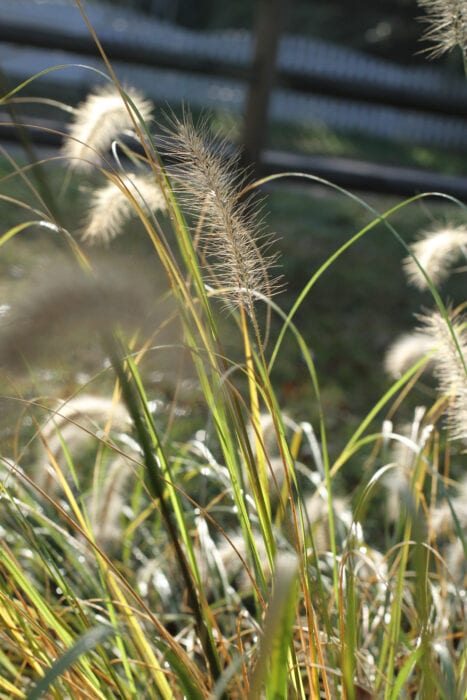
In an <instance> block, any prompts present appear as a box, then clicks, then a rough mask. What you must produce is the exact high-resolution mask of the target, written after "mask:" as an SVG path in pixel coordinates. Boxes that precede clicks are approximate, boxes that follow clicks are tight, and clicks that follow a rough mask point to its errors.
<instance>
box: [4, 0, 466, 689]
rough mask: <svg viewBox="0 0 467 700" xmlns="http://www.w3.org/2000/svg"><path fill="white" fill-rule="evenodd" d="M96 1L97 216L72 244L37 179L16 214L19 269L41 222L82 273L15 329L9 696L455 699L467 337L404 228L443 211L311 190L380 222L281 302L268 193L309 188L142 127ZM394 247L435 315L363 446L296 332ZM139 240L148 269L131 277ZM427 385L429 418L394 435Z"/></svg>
mask: <svg viewBox="0 0 467 700" xmlns="http://www.w3.org/2000/svg"><path fill="white" fill-rule="evenodd" d="M77 6H78V7H79V9H80V11H81V13H82V16H83V18H84V19H85V21H86V22H88V26H89V29H90V32H91V34H92V35H93V36H94V39H95V40H96V45H97V46H98V47H99V50H100V51H101V55H102V59H103V62H104V65H105V66H106V68H107V82H108V84H109V87H107V88H106V89H105V90H104V91H98V92H97V91H96V92H94V93H93V95H92V97H91V98H90V99H89V100H88V101H85V102H84V103H83V105H81V106H80V107H78V108H77V112H76V113H75V120H74V122H73V124H72V125H71V127H70V131H69V132H67V133H66V134H64V147H63V150H62V153H61V156H60V158H61V159H62V161H63V162H64V171H65V172H66V173H67V174H68V176H69V178H71V179H69V180H65V185H64V187H65V189H66V185H67V184H69V183H70V182H71V183H73V185H75V184H77V185H78V186H77V187H73V190H74V191H75V192H78V193H79V194H80V197H81V199H80V201H79V210H80V216H78V217H76V219H75V218H74V217H73V219H72V220H71V222H70V224H69V225H68V226H67V227H66V226H65V225H64V224H63V222H59V221H57V220H56V219H55V218H54V216H53V214H52V213H51V211H50V210H49V209H48V208H47V206H46V205H45V203H44V202H43V200H42V199H41V197H40V196H39V195H38V193H37V192H35V190H34V187H33V186H32V185H31V192H32V193H33V194H36V195H37V196H36V200H35V202H34V205H29V204H23V203H22V202H20V201H19V200H18V199H17V198H16V199H14V198H11V197H9V198H8V197H7V196H5V197H2V195H0V197H2V199H1V201H2V203H3V204H5V205H6V203H8V206H14V207H16V208H18V209H19V210H21V211H22V212H24V211H25V212H27V215H28V217H29V218H28V221H26V222H25V223H24V224H19V225H17V224H15V225H14V226H13V227H11V228H9V229H8V230H7V231H6V232H4V233H2V236H1V238H0V248H1V249H2V252H3V251H4V250H6V249H7V248H6V246H9V245H10V246H12V247H13V246H14V242H15V241H16V240H17V239H18V237H19V236H22V237H23V238H24V239H26V241H25V243H26V242H27V238H26V235H27V232H28V231H30V230H31V229H32V230H33V231H35V232H36V233H37V235H46V234H47V235H50V236H53V237H54V241H56V242H57V244H59V243H63V244H66V253H67V257H68V258H69V263H68V266H66V267H65V266H64V267H63V269H62V270H61V271H60V270H55V269H52V270H50V268H47V267H46V268H43V267H39V270H38V271H37V273H36V274H35V275H32V274H31V275H30V276H29V277H28V280H29V284H28V280H25V281H24V282H23V286H22V295H21V297H20V296H19V295H18V296H17V297H16V298H13V299H12V300H11V308H9V309H8V310H7V311H6V312H5V313H4V314H2V316H1V318H0V322H1V323H0V363H1V365H2V371H3V374H4V375H5V376H7V377H8V384H6V381H5V384H2V392H3V396H2V406H3V405H5V406H6V407H7V409H8V410H11V411H13V410H15V415H16V418H15V421H14V425H11V427H10V428H9V429H8V431H7V432H8V434H7V435H6V438H7V439H6V440H4V449H3V451H2V457H1V461H0V539H1V545H2V546H1V547H0V630H1V632H0V696H1V697H2V698H5V699H6V698H20V699H24V700H26V699H27V700H35V699H36V698H39V697H49V696H50V697H54V698H57V700H58V699H61V698H63V699H66V698H70V697H74V698H79V699H80V700H81V698H83V700H84V698H93V700H94V699H95V698H99V699H102V700H106V699H109V700H110V699H111V698H115V697H118V698H122V699H124V700H133V699H134V698H140V697H141V698H148V700H152V699H154V700H159V699H160V698H163V699H164V700H175V699H177V700H178V699H179V698H190V700H191V699H193V700H201V699H203V698H206V699H208V698H209V699H210V700H215V699H219V700H220V699H221V698H226V699H227V698H239V699H240V698H241V699H243V698H244V699H245V700H248V699H250V700H257V698H263V697H264V698H274V699H275V700H279V699H282V698H283V699H284V700H285V699H286V698H292V697H293V698H302V699H305V698H307V699H308V698H311V699H312V700H318V699H319V700H321V698H326V700H334V699H336V700H337V699H338V698H339V699H340V698H344V699H345V700H360V699H361V698H383V699H384V700H398V699H399V698H412V697H413V698H416V697H418V698H422V697H430V698H440V699H442V700H452V699H453V698H461V697H464V695H465V692H466V690H467V688H466V683H465V673H464V671H465V665H466V662H467V648H466V645H465V619H466V609H465V594H464V591H463V568H462V553H465V540H466V533H465V517H464V515H465V514H464V512H463V509H462V508H460V506H459V491H458V490H457V489H456V483H457V482H460V481H461V479H460V466H459V465H460V464H461V462H460V460H461V454H462V449H463V446H462V439H463V431H464V428H465V423H464V420H465V419H464V413H465V411H464V412H463V409H464V408H465V320H464V316H463V309H462V308H461V307H462V304H460V305H459V308H458V309H455V310H453V311H452V312H451V311H448V310H447V308H446V306H445V305H444V304H443V301H442V299H441V297H440V295H439V293H438V291H437V290H436V288H435V286H434V284H433V281H432V278H433V269H432V270H429V269H426V270H425V269H424V265H425V266H426V267H429V265H428V264H427V260H431V259H432V258H431V257H430V258H429V259H428V258H424V256H423V254H420V250H419V249H418V248H416V247H413V248H411V247H410V246H409V245H407V244H406V243H405V242H404V240H403V239H402V238H401V236H400V235H399V234H398V232H397V230H396V229H395V224H394V214H396V213H397V212H402V211H404V209H405V207H407V206H409V205H411V204H413V203H414V202H418V201H420V200H421V199H422V198H423V197H424V195H418V196H416V197H414V198H413V199H412V200H409V201H407V202H403V203H401V204H398V205H396V206H393V207H392V208H391V209H389V210H388V211H382V212H378V211H375V210H374V209H372V208H371V207H370V206H369V205H368V204H367V203H366V202H364V201H363V200H360V199H359V198H358V197H356V196H355V195H351V194H349V193H347V192H345V191H343V190H338V188H336V187H335V186H333V185H332V184H331V183H324V182H323V181H322V180H320V184H321V186H323V185H325V186H327V187H329V188H330V189H334V190H338V192H339V196H342V197H351V198H352V199H353V201H354V202H358V204H359V205H360V206H361V207H362V208H363V209H364V210H365V212H366V213H367V215H368V213H369V214H370V216H369V220H368V221H367V223H366V224H365V225H364V226H363V228H361V229H360V230H359V231H357V233H355V234H354V235H353V236H352V237H351V238H349V239H348V240H347V241H346V242H345V243H344V244H342V245H341V246H340V247H338V248H337V249H336V250H335V251H334V252H333V253H332V254H331V255H330V256H329V258H328V259H327V260H325V262H323V263H322V264H321V265H320V266H318V267H317V269H316V270H314V271H313V273H312V274H311V276H310V278H309V280H308V282H307V283H306V285H305V287H304V288H303V290H302V292H301V293H300V295H299V297H298V299H297V301H296V302H295V303H294V305H293V306H292V308H291V309H290V311H287V312H286V311H284V310H283V309H282V308H281V305H280V298H279V297H278V298H277V299H279V300H277V299H276V298H275V297H274V296H273V295H274V293H275V292H276V291H277V289H278V285H279V283H278V281H277V274H276V264H277V260H276V257H275V256H274V254H273V253H272V252H271V250H272V248H271V247H270V244H271V240H270V237H269V236H268V235H267V234H265V233H264V231H265V227H264V225H263V223H262V221H261V216H260V215H259V214H258V208H257V205H255V199H254V193H255V192H256V191H257V190H258V189H259V188H260V186H261V185H262V184H264V183H266V182H272V181H279V180H280V179H281V178H285V177H292V176H293V177H303V178H304V179H310V178H311V179H314V178H312V176H306V175H303V176H302V175H299V174H297V173H294V174H289V175H287V174H280V175H275V176H270V177H268V178H265V179H264V180H263V181H262V182H251V181H250V180H247V179H245V176H244V175H243V174H242V173H239V172H238V168H237V160H236V159H235V157H233V156H232V155H231V153H230V151H229V150H228V149H227V147H226V146H225V145H222V144H220V145H219V143H218V142H217V140H216V139H213V138H212V137H211V135H210V134H209V132H208V126H207V122H206V121H205V120H204V121H201V123H200V124H199V125H198V124H197V123H196V122H195V121H194V120H193V119H192V118H191V117H190V116H189V115H188V114H187V112H186V111H185V113H184V114H182V116H181V117H180V118H176V117H170V118H169V120H168V121H169V123H168V124H167V123H166V124H165V126H160V125H159V124H158V123H155V122H153V121H151V106H150V104H149V102H148V101H147V100H146V98H144V97H143V96H142V95H139V94H138V93H136V92H135V91H133V90H132V89H131V88H126V87H125V88H124V87H122V86H121V85H120V83H119V82H118V80H117V77H116V75H115V72H114V70H113V68H112V66H111V64H110V63H109V61H108V59H107V56H106V54H105V52H104V51H103V50H102V47H101V46H100V44H99V42H98V39H97V37H96V36H95V34H93V30H92V27H91V25H90V24H89V21H88V19H87V16H86V14H85V11H84V9H83V7H82V3H81V2H80V0H77ZM23 88H24V86H23ZM15 94H16V93H15ZM5 99H8V97H7V98H5ZM107 120H108V123H107V124H106V123H105V122H106V121H107ZM128 132H131V134H129V133H128ZM122 137H123V138H122ZM158 144H159V145H160V144H162V145H161V148H160V149H159V148H158ZM50 164H51V165H54V166H55V167H56V163H55V160H52V161H51V163H50ZM10 166H11V173H9V177H10V178H13V179H14V178H17V180H18V181H20V180H24V178H28V174H29V167H28V166H23V165H21V164H20V163H16V162H15V161H14V160H13V159H11V160H10ZM314 180H316V178H315V179H314ZM65 189H64V192H65ZM82 212H87V213H86V214H85V215H84V216H81V214H82ZM367 218H368V217H367ZM459 230H461V229H459ZM376 231H378V233H379V234H381V235H390V236H393V237H394V238H395V240H397V241H398V242H399V243H400V244H401V249H402V250H403V251H404V252H403V254H404V255H409V256H411V258H413V259H414V260H415V259H418V258H420V259H419V260H418V263H417V261H416V262H415V264H416V266H417V269H420V270H422V269H423V272H421V274H422V276H423V278H424V279H426V281H427V291H428V293H430V294H431V296H432V297H433V300H434V305H435V307H436V310H435V311H433V312H428V313H427V314H425V316H426V318H428V321H426V322H424V323H423V328H421V329H420V330H419V331H417V335H416V340H417V342H418V344H419V347H418V350H415V351H414V349H413V348H409V349H407V348H402V350H401V349H400V348H399V355H398V358H396V359H392V360H391V361H389V360H388V361H387V366H388V369H390V370H391V372H392V374H393V381H392V383H390V385H389V386H388V388H387V389H386V390H383V392H382V395H381V396H380V397H375V403H374V406H373V407H372V408H371V409H370V410H369V412H368V414H367V415H366V416H365V417H363V418H362V420H361V422H360V424H359V425H358V427H356V428H354V429H351V428H350V426H342V425H341V424H340V423H341V421H335V420H334V421H332V420H330V419H329V417H328V415H327V404H326V401H324V400H323V399H322V393H321V381H326V378H324V380H322V378H321V377H319V376H318V371H317V368H316V367H315V364H314V357H313V355H312V353H311V351H310V349H309V345H308V342H307V341H306V340H305V337H304V336H303V334H302V333H301V332H300V330H299V328H298V327H297V325H296V322H295V321H296V316H297V312H298V311H299V310H300V311H302V310H303V312H306V313H307V314H310V313H311V311H310V308H311V307H308V306H307V304H308V301H309V300H310V297H311V296H312V292H314V288H315V285H316V283H317V282H318V281H319V279H320V278H321V277H322V276H323V275H324V274H332V272H333V263H334V262H335V261H337V260H338V259H339V258H341V257H342V258H343V257H344V256H345V253H346V251H347V250H348V249H349V248H350V247H351V246H353V245H354V244H355V243H357V242H358V241H361V240H362V239H363V238H364V236H366V235H372V233H374V232H376ZM141 233H143V234H145V235H146V236H147V239H148V240H144V243H145V247H144V260H145V265H144V270H147V269H149V274H148V275H146V273H143V265H142V264H141V261H140V260H138V262H137V263H136V264H134V263H133V265H132V266H131V267H130V258H132V257H133V256H136V252H135V251H136V250H137V248H136V242H137V239H138V236H139V234H141ZM121 234H125V236H126V238H125V237H124V236H123V235H121ZM117 238H118V240H116V239H117ZM90 244H92V245H90ZM100 244H101V245H100ZM120 245H121V246H122V248H123V251H124V252H123V255H122V253H121V250H120V252H119V253H118V256H119V257H118V261H119V264H117V263H116V262H115V261H116V260H117V258H114V257H113V256H114V255H116V252H115V249H118V248H119V246H120ZM125 245H127V246H128V247H127V248H125ZM462 245H463V244H462ZM130 250H131V255H130V253H129V252H128V251H130ZM443 250H444V251H446V248H443ZM437 254H438V262H437V266H438V267H439V266H440V265H441V263H440V262H439V249H438V253H437ZM444 254H445V255H447V256H448V258H449V260H448V263H449V268H450V266H451V265H452V264H453V263H454V262H455V261H454V260H453V259H452V257H451V253H444ZM102 258H106V259H107V260H106V263H103V261H102ZM122 258H123V264H122V262H121V261H122ZM438 267H437V268H436V269H438ZM441 267H442V265H441ZM443 269H444V267H443ZM44 270H45V271H44ZM112 272H113V274H112ZM41 275H42V276H41ZM435 277H436V275H435ZM156 278H157V280H158V281H160V280H161V279H162V278H163V279H164V280H165V283H164V284H163V285H162V291H159V292H157V291H156V289H155V287H154V286H153V284H152V283H153V282H154V279H156ZM263 307H264V308H263ZM305 307H307V308H305ZM264 310H265V311H266V313H263V311H264ZM271 320H273V321H274V323H272V321H271ZM172 328H174V329H175V332H174V333H173V334H171V335H170V334H169V335H165V330H166V329H170V330H172ZM338 331H339V329H337V331H336V332H338ZM286 337H287V340H289V339H290V342H291V343H295V345H296V347H297V349H298V352H299V354H300V357H301V361H302V382H303V385H304V386H305V385H306V386H308V387H309V388H310V396H311V398H310V400H309V404H304V405H303V406H302V407H301V409H300V410H301V411H303V412H304V413H305V415H300V416H298V417H297V416H294V415H293V411H294V407H293V406H288V405H285V406H283V405H282V404H283V403H284V394H283V392H281V387H280V384H281V382H280V380H279V379H278V377H279V376H280V371H278V365H279V363H280V361H281V356H282V355H283V354H284V353H285V352H286V350H285V343H284V338H286ZM362 342H364V341H362ZM90 350H91V354H92V356H93V360H94V362H93V363H89V365H87V368H86V372H85V373H80V372H77V371H76V367H77V366H79V365H80V362H81V360H82V358H83V356H86V357H88V355H89V352H90ZM318 360H319V357H318ZM66 363H69V364H71V365H72V366H73V372H71V373H68V374H64V379H63V381H62V382H61V383H60V385H59V387H58V389H56V390H55V391H54V390H53V389H54V387H55V384H56V383H53V382H52V378H54V377H55V374H54V371H55V367H56V366H57V365H59V364H60V365H61V364H63V365H66ZM50 364H53V367H52V368H51V367H50ZM90 367H91V368H92V369H90ZM425 367H426V369H427V370H428V369H433V373H434V377H435V382H434V384H433V386H431V385H427V384H424V387H423V388H424V393H423V397H424V398H425V399H426V403H427V405H426V407H425V408H423V409H422V408H417V409H416V411H415V414H414V416H413V418H412V419H411V420H412V422H411V424H410V427H409V428H408V429H406V428H405V427H401V428H400V429H398V428H397V427H395V426H398V425H400V426H405V424H406V423H407V410H406V404H408V405H409V411H410V410H411V406H410V404H411V401H412V394H413V393H416V392H417V386H418V385H417V379H418V378H419V375H421V373H422V369H423V368H425ZM463 372H464V373H463ZM427 376H428V371H427V372H425V373H424V374H423V382H428V381H429V379H427ZM44 386H45V387H46V389H48V392H47V391H46V392H45V395H43V393H44V392H42V393H40V392H39V389H38V387H41V388H43V387H44ZM416 398H417V399H418V398H419V396H418V395H416ZM445 415H447V416H448V421H447V422H446V421H445V419H444V418H445ZM409 416H410V413H409ZM409 420H410V419H409ZM446 426H447V428H448V430H446ZM447 436H449V437H454V438H456V440H449V439H446V438H447ZM3 437H5V436H3ZM349 472H351V474H352V475H353V476H351V475H350V474H349ZM355 474H357V475H358V479H357V480H356V478H355ZM356 481H357V483H355V482H356ZM457 511H459V517H458V515H457ZM448 512H449V513H450V514H451V516H452V517H449V515H448ZM441 524H442V527H441ZM438 526H439V528H440V530H442V531H438V529H439V528H438ZM452 562H455V566H456V568H455V572H454V573H453V571H451V570H450V568H449V567H450V566H451V563H452Z"/></svg>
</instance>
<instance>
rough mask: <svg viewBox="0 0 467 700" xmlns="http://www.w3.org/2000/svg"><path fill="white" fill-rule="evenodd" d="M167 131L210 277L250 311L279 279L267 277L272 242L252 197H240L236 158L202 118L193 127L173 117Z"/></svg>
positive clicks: (175, 175)
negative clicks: (196, 220)
mask: <svg viewBox="0 0 467 700" xmlns="http://www.w3.org/2000/svg"><path fill="white" fill-rule="evenodd" d="M166 132H167V138H166V149H167V152H168V155H169V156H170V157H171V158H172V159H173V160H174V161H175V163H176V165H175V166H174V167H173V168H172V169H171V171H170V174H171V176H172V179H173V182H174V186H175V189H176V191H177V194H178V195H179V201H181V203H182V205H183V204H186V206H187V209H188V211H189V212H190V214H195V215H197V216H198V217H199V222H201V223H202V238H201V244H202V247H203V250H202V251H201V252H202V254H203V255H204V258H205V261H206V270H207V273H208V275H209V281H210V283H211V284H212V285H213V287H214V288H215V289H217V290H219V289H221V290H222V293H223V296H224V298H225V299H226V300H227V301H228V303H229V304H231V305H233V306H237V307H238V306H242V307H243V308H245V310H246V311H247V312H248V313H249V314H250V315H252V314H253V304H254V299H255V296H256V294H258V293H259V294H263V295H266V296H271V295H272V293H274V292H275V291H276V290H277V286H278V281H277V279H276V280H274V279H273V280H271V279H270V278H269V271H270V269H271V268H272V267H273V265H274V263H275V256H274V255H270V254H267V249H268V248H269V245H270V242H271V240H270V237H269V236H267V235H265V233H264V231H263V229H262V222H261V219H260V215H259V209H258V206H257V205H255V203H254V202H253V200H252V199H251V197H250V198H248V197H246V198H245V197H240V194H241V191H242V188H243V186H244V184H245V178H244V174H243V173H242V172H240V171H239V170H238V157H237V156H235V155H232V154H231V153H229V151H228V146H227V144H226V143H225V142H220V143H218V142H216V141H215V139H214V138H213V137H212V136H211V135H210V134H208V130H207V126H206V123H205V122H203V123H201V124H200V125H196V126H195V125H194V123H193V121H192V119H191V117H190V116H189V115H186V114H185V115H184V117H183V118H182V119H181V120H179V119H177V118H175V117H173V118H172V121H171V123H170V125H169V126H168V127H167V129H166Z"/></svg>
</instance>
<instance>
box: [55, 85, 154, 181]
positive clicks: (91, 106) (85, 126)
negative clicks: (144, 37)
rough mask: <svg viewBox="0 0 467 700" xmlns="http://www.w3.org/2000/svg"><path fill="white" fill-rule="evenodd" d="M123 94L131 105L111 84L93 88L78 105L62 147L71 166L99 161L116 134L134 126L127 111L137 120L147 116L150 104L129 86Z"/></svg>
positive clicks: (84, 167)
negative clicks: (92, 91) (94, 89)
mask: <svg viewBox="0 0 467 700" xmlns="http://www.w3.org/2000/svg"><path fill="white" fill-rule="evenodd" d="M126 94H127V95H128V97H129V99H130V100H131V102H132V103H133V105H134V107H133V105H132V104H130V102H126V101H124V100H123V99H122V96H121V95H120V93H119V92H118V90H117V89H116V88H115V87H114V86H111V87H108V86H105V87H104V88H99V89H97V90H96V91H95V92H94V93H92V94H90V95H89V96H88V97H87V98H86V100H85V101H84V102H82V103H81V104H80V105H78V107H77V109H76V112H75V118H74V120H73V123H72V124H71V126H70V130H69V134H68V136H67V137H66V139H65V141H64V144H63V148H62V152H63V155H64V156H65V157H66V158H68V159H69V160H70V165H71V167H72V168H74V169H75V170H82V171H83V170H88V169H90V168H91V167H92V165H94V164H96V163H99V162H100V156H101V155H103V154H105V153H106V152H107V151H108V149H109V148H110V147H111V145H112V142H113V141H114V140H115V139H116V138H117V137H118V136H121V134H122V133H124V132H125V131H128V130H133V129H134V125H133V121H132V119H131V116H130V112H131V113H132V114H133V116H134V117H135V119H136V120H137V121H138V120H139V118H141V119H142V120H143V121H145V122H146V121H148V120H149V119H150V118H151V113H152V109H153V105H152V103H151V102H150V101H149V100H147V99H145V98H144V97H143V96H142V95H141V94H140V93H139V92H138V91H137V90H134V89H132V88H129V89H128V90H126Z"/></svg>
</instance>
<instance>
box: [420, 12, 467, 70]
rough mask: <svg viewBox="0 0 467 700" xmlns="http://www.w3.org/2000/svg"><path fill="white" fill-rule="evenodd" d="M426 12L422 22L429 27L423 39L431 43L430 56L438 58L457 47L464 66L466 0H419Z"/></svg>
mask: <svg viewBox="0 0 467 700" xmlns="http://www.w3.org/2000/svg"><path fill="white" fill-rule="evenodd" d="M418 4H419V5H420V7H422V8H423V9H424V10H425V12H426V17H423V18H422V21H423V22H424V23H426V24H427V25H428V28H427V30H426V32H425V34H424V35H423V39H425V40H426V41H428V42H430V44H431V48H429V49H427V53H428V56H430V57H431V58H437V57H438V56H441V55H442V54H444V53H446V52H448V51H451V50H452V49H454V48H455V47H456V46H459V47H460V48H461V50H462V55H463V57H464V65H465V61H466V50H467V2H466V0H418Z"/></svg>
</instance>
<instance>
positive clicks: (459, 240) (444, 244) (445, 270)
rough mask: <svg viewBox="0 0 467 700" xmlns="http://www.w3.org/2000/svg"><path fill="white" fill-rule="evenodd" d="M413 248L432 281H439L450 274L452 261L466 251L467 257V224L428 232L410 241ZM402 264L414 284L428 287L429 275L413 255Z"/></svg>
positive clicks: (436, 283) (424, 287)
mask: <svg viewBox="0 0 467 700" xmlns="http://www.w3.org/2000/svg"><path fill="white" fill-rule="evenodd" d="M411 250H412V252H413V254H414V255H415V257H416V258H417V260H418V262H419V263H420V265H421V266H422V268H423V269H424V270H425V272H426V274H427V275H428V277H429V278H430V279H431V281H432V282H433V284H434V285H438V284H440V283H441V282H443V281H444V280H445V279H446V278H447V277H448V275H449V272H450V270H451V267H452V265H453V264H455V262H456V261H457V260H458V259H459V258H461V257H462V255H463V254H464V256H466V257H467V227H465V226H459V227H457V228H456V227H448V228H443V229H441V230H439V231H433V232H431V233H425V234H423V235H422V236H421V238H420V240H419V241H417V242H416V243H413V244H412V245H411ZM403 266H404V271H405V273H406V275H407V278H408V280H409V282H410V283H411V284H413V285H414V286H415V287H418V288H419V289H427V288H428V283H427V280H426V278H425V277H424V275H422V273H421V271H420V268H419V267H418V265H417V264H416V263H415V261H414V259H413V258H412V257H411V256H409V257H407V258H405V260H404V261H403Z"/></svg>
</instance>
